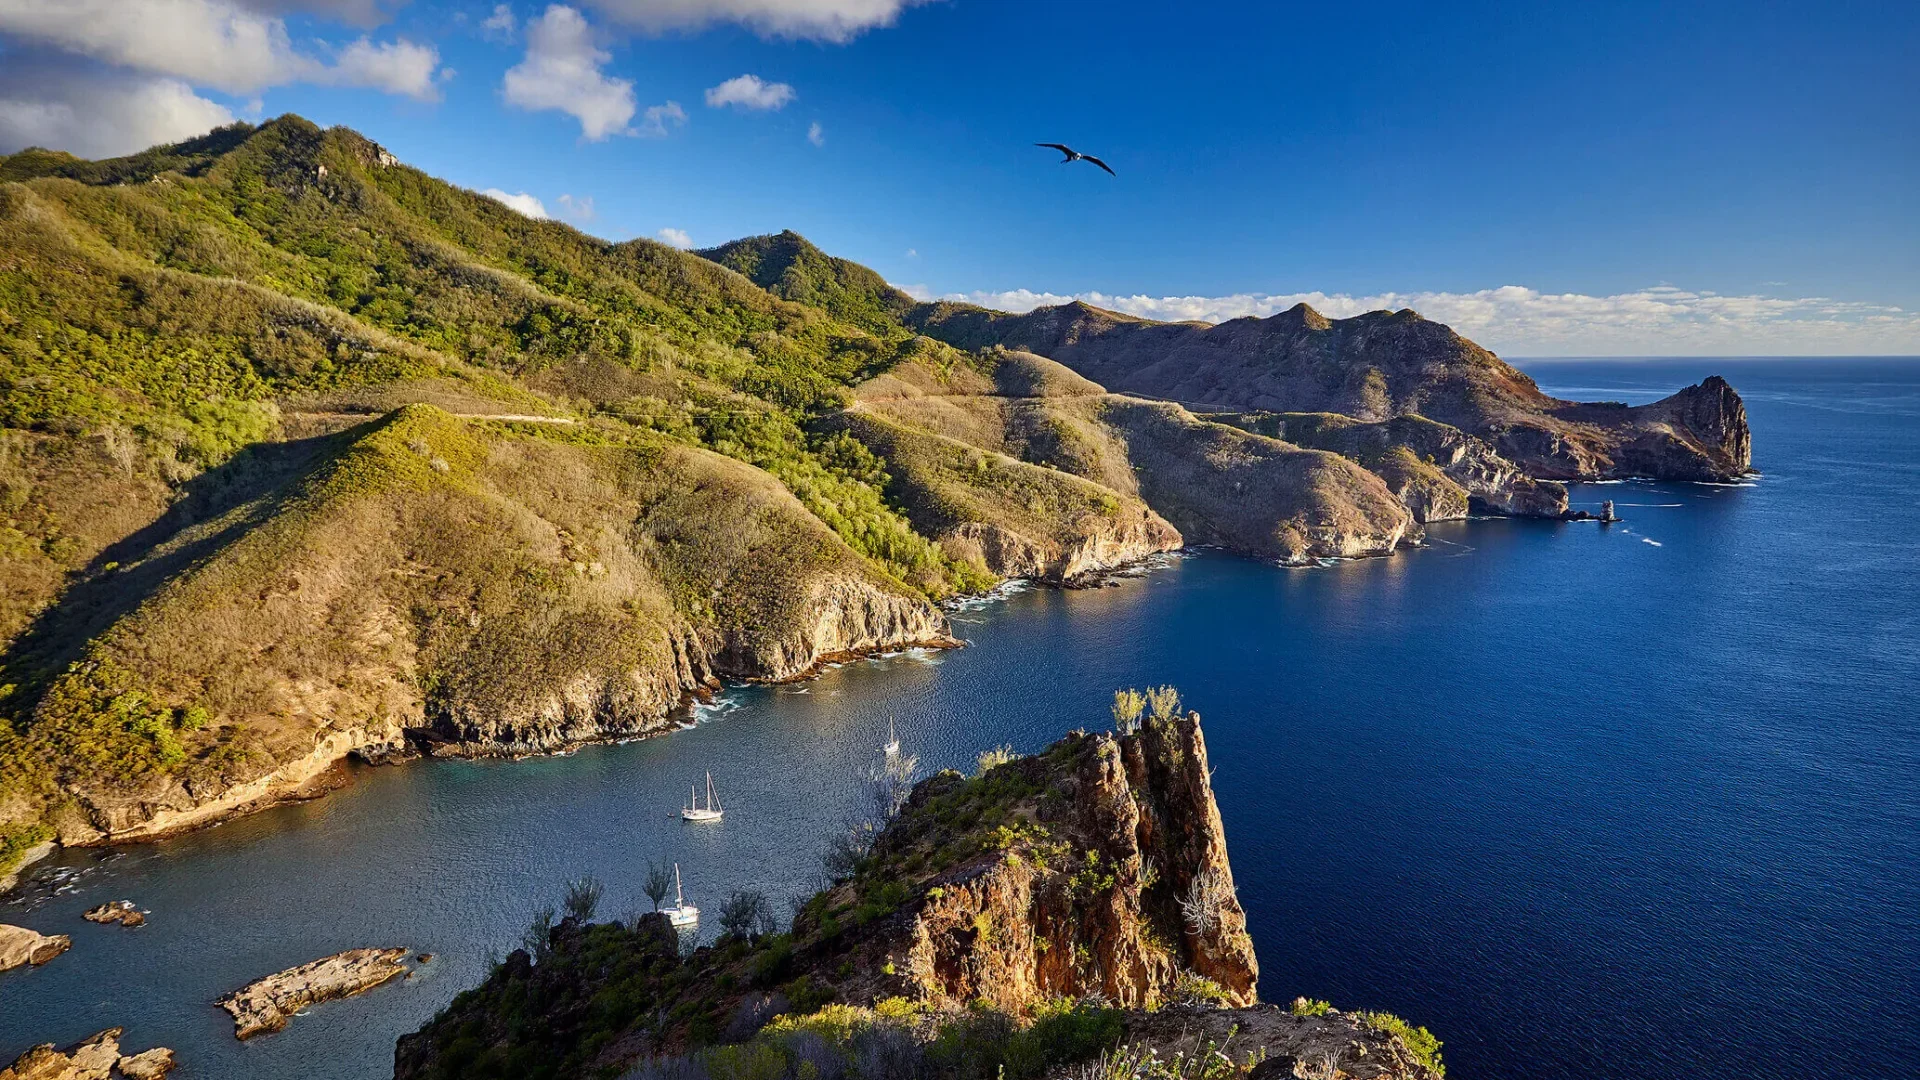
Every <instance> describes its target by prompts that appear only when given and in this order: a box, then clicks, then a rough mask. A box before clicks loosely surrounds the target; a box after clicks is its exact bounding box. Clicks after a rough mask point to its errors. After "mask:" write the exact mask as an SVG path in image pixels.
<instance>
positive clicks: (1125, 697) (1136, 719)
mask: <svg viewBox="0 0 1920 1080" xmlns="http://www.w3.org/2000/svg"><path fill="white" fill-rule="evenodd" d="M1146 708H1147V699H1146V697H1145V696H1144V695H1142V694H1141V693H1140V691H1138V690H1115V691H1114V692H1113V729H1114V730H1115V731H1117V732H1119V733H1120V734H1122V735H1131V734H1133V733H1134V732H1136V731H1139V730H1140V714H1141V713H1143V712H1145V711H1146Z"/></svg>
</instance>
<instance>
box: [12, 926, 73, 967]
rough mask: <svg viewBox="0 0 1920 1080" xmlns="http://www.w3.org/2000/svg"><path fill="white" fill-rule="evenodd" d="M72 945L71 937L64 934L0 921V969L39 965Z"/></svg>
mask: <svg viewBox="0 0 1920 1080" xmlns="http://www.w3.org/2000/svg"><path fill="white" fill-rule="evenodd" d="M72 947H73V939H72V938H70V937H68V936H67V935H65V934H42V933H39V932H38V931H34V930H29V929H27V928H26V927H24V926H9V925H7V924H5V923H0V971H11V970H13V969H14V968H17V967H39V966H40V965H41V964H44V963H46V962H47V961H49V960H51V959H53V958H54V957H56V956H59V955H60V954H61V953H63V952H66V951H67V950H68V949H70V948H72Z"/></svg>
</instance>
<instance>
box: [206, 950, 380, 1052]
mask: <svg viewBox="0 0 1920 1080" xmlns="http://www.w3.org/2000/svg"><path fill="white" fill-rule="evenodd" d="M411 951H412V950H410V949H399V948H396V949H349V950H347V951H346V952H343V953H335V954H334V955H332V956H329V957H325V958H324V959H320V960H315V961H313V962H312V963H310V964H302V965H300V966H299V967H296V968H289V969H288V970H286V971H283V972H281V973H280V974H278V975H269V976H267V977H266V978H264V979H260V980H258V981H257V982H253V983H249V984H248V985H246V986H244V987H241V988H240V989H238V990H236V991H234V992H233V993H231V994H228V995H227V996H226V997H223V998H221V999H220V1002H219V1005H220V1007H221V1008H223V1009H225V1010H227V1012H229V1013H231V1014H233V1037H234V1038H236V1039H249V1038H252V1037H253V1036H255V1035H259V1034H261V1033H263V1032H270V1031H279V1030H280V1029H281V1028H284V1027H286V1026H287V1020H288V1019H290V1018H291V1017H292V1016H293V1014H294V1013H296V1012H298V1011H299V1010H301V1009H304V1008H306V1007H307V1006H309V1005H315V1004H318V1003H320V1002H322V1001H332V1000H334V999H335V998H343V997H352V996H353V995H354V994H358V993H361V992H363V991H366V990H371V989H373V988H374V987H376V986H379V985H380V984H381V983H384V982H387V981H388V980H391V979H397V978H399V977H401V976H403V975H405V974H407V965H406V964H405V963H403V962H402V961H404V960H405V959H406V957H407V954H408V953H409V952H411Z"/></svg>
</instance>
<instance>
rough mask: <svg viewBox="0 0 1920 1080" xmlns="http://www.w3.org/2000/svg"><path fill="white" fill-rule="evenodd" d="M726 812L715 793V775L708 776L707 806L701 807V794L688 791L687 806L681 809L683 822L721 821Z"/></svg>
mask: <svg viewBox="0 0 1920 1080" xmlns="http://www.w3.org/2000/svg"><path fill="white" fill-rule="evenodd" d="M725 813H726V811H725V810H724V809H722V808H721V806H720V797H719V796H717V795H715V794H714V793H713V774H712V773H708V774H707V804H706V805H705V806H701V805H700V792H699V791H698V790H697V789H694V788H688V789H687V805H685V806H683V807H681V808H680V820H682V821H719V820H720V818H721V815H723V814H725Z"/></svg>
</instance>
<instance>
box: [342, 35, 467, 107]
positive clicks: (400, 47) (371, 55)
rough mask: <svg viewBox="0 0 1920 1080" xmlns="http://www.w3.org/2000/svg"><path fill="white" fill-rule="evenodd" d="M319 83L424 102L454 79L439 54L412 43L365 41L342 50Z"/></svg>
mask: <svg viewBox="0 0 1920 1080" xmlns="http://www.w3.org/2000/svg"><path fill="white" fill-rule="evenodd" d="M317 74H318V76H319V77H318V78H316V79H315V80H314V81H316V82H329V83H337V84H338V85H341V86H366V87H371V88H372V89H375V90H380V91H383V92H385V93H388V94H405V95H406V96H408V97H411V98H418V99H419V100H421V101H429V100H432V99H434V98H437V97H439V96H440V91H439V90H438V88H437V86H436V84H437V83H438V82H439V80H440V79H441V78H443V77H451V75H452V74H453V72H452V70H451V69H445V68H442V67H441V66H440V50H438V49H436V48H434V47H433V46H431V45H415V44H413V43H412V42H410V41H388V42H383V43H381V44H378V45H375V44H374V43H373V42H372V41H369V40H368V39H366V38H361V39H360V40H358V41H356V42H354V43H353V44H351V45H349V46H347V47H346V48H345V49H342V50H340V56H339V58H338V59H337V60H336V61H335V62H334V66H333V67H331V68H326V69H323V70H322V71H320V72H318V73H317Z"/></svg>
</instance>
